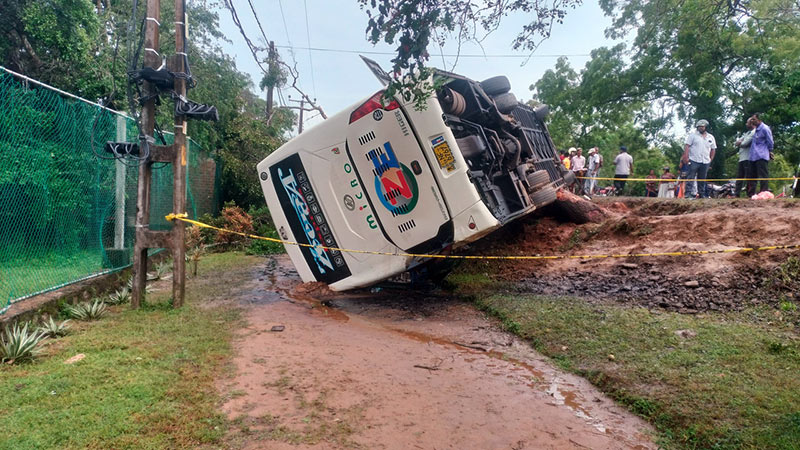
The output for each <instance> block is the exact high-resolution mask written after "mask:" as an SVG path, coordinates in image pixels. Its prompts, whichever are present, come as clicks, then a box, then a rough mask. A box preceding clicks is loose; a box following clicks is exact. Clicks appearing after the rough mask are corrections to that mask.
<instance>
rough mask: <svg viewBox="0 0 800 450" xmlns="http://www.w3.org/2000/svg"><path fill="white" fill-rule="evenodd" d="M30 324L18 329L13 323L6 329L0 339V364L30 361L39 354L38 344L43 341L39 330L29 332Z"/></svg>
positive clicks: (18, 326) (17, 325)
mask: <svg viewBox="0 0 800 450" xmlns="http://www.w3.org/2000/svg"><path fill="white" fill-rule="evenodd" d="M29 325H30V322H25V325H23V326H21V327H20V324H19V323H15V324H14V325H13V326H12V327H10V328H9V327H6V329H5V335H4V336H2V337H0V362H3V363H8V364H14V363H19V362H25V361H30V360H32V359H33V358H34V357H35V356H36V355H37V354H38V353H39V348H38V347H39V344H40V343H41V342H42V341H43V340H44V339H45V336H44V334H42V333H41V332H40V331H39V330H29V329H28V326H29Z"/></svg>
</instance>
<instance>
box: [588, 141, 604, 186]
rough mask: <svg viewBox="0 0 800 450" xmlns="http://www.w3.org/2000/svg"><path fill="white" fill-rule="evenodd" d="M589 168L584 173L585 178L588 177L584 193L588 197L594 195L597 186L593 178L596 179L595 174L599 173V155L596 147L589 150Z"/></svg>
mask: <svg viewBox="0 0 800 450" xmlns="http://www.w3.org/2000/svg"><path fill="white" fill-rule="evenodd" d="M588 164H589V167H588V171H587V172H586V176H587V177H589V179H588V180H586V184H585V186H586V193H587V194H588V195H594V189H595V187H596V186H597V180H595V179H594V178H595V177H597V174H598V173H599V172H600V166H601V162H600V153H599V150H598V148H597V147H594V148H590V149H589V162H588Z"/></svg>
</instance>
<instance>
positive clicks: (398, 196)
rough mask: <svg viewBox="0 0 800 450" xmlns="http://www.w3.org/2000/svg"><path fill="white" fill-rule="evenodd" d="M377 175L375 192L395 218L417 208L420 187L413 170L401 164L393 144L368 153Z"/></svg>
mask: <svg viewBox="0 0 800 450" xmlns="http://www.w3.org/2000/svg"><path fill="white" fill-rule="evenodd" d="M367 159H368V160H370V161H372V165H373V167H374V170H373V173H374V174H375V191H376V192H377V193H378V198H379V199H380V201H381V203H382V204H383V206H384V207H385V208H386V209H388V210H389V212H391V213H392V215H393V216H397V215H400V214H408V213H410V212H411V211H413V210H414V207H415V206H417V200H419V187H418V186H417V180H416V178H415V177H414V174H413V173H412V172H411V169H409V168H408V167H406V165H405V164H401V163H400V162H399V161H398V160H397V156H396V155H395V153H394V150H393V149H392V144H390V143H389V142H386V143H385V144H383V151H381V149H380V148H376V149H373V150H371V151H370V152H369V153H367Z"/></svg>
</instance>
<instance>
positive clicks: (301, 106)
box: [286, 95, 317, 134]
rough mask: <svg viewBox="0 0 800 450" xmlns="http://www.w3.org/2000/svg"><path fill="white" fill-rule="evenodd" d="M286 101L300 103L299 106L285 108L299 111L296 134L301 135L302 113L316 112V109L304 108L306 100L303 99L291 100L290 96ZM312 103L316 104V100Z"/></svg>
mask: <svg viewBox="0 0 800 450" xmlns="http://www.w3.org/2000/svg"><path fill="white" fill-rule="evenodd" d="M288 101H290V102H295V103H300V106H287V107H286V108H288V109H299V110H300V118H299V119H298V124H297V134H301V133H302V132H303V112H304V111H316V109H314V108H306V107H305V105H306V99H305V98H304V97H300V100H293V99H292V96H291V95H290V96H289V100H288ZM314 101H315V102H316V101H317V99H314Z"/></svg>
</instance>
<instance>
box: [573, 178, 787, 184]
mask: <svg viewBox="0 0 800 450" xmlns="http://www.w3.org/2000/svg"><path fill="white" fill-rule="evenodd" d="M575 178H577V179H579V180H609V181H652V182H654V183H658V182H662V181H663V182H664V183H680V182H684V181H706V182H708V181H725V182H728V181H790V180H797V179H798V177H783V178H706V179H695V178H680V179H678V178H613V177H575Z"/></svg>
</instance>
